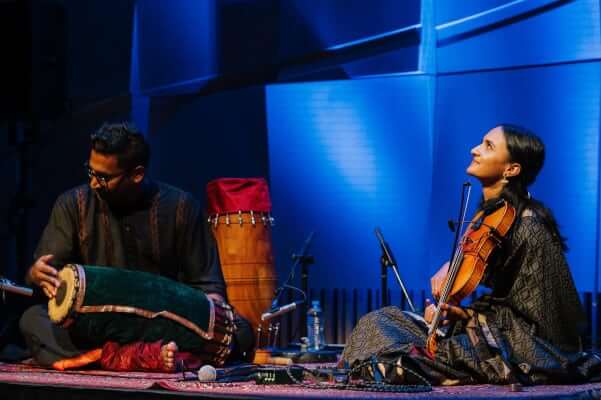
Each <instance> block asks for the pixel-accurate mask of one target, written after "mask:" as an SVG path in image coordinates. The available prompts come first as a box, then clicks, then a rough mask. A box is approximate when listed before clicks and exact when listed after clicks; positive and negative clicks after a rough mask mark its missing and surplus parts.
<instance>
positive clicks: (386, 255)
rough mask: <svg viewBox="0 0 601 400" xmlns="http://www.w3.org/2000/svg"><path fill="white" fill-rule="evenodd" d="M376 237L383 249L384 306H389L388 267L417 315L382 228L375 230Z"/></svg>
mask: <svg viewBox="0 0 601 400" xmlns="http://www.w3.org/2000/svg"><path fill="white" fill-rule="evenodd" d="M374 232H375V234H376V237H377V238H378V241H379V242H380V247H381V249H382V256H381V257H380V266H381V279H382V306H387V305H389V304H388V267H390V268H391V269H392V272H394V276H395V278H396V280H397V282H398V284H399V286H400V287H401V291H402V292H403V295H404V296H405V299H406V300H407V304H408V305H409V308H410V309H411V311H412V312H414V313H415V307H414V306H413V302H412V301H411V297H409V293H408V292H407V288H406V287H405V284H404V283H403V280H402V279H401V275H400V274H399V269H398V267H397V263H396V261H395V259H394V256H393V255H392V250H391V249H390V247H389V246H388V243H386V241H385V240H384V236H383V235H382V231H381V230H380V228H378V227H376V229H374Z"/></svg>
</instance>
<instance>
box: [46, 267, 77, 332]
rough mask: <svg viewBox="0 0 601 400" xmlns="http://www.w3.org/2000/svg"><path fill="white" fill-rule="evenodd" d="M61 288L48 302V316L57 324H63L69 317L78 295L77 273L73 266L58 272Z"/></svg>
mask: <svg viewBox="0 0 601 400" xmlns="http://www.w3.org/2000/svg"><path fill="white" fill-rule="evenodd" d="M58 280H59V281H60V286H59V287H58V289H57V291H56V296H54V297H53V298H52V299H50V300H48V316H49V317H50V320H51V321H52V322H54V323H55V324H62V323H63V322H64V321H65V319H66V318H67V317H68V316H69V314H70V312H71V311H72V308H73V303H74V302H75V297H76V295H77V286H78V281H79V279H78V276H77V271H76V269H75V268H73V267H72V266H71V265H67V266H65V268H63V269H61V270H60V271H59V272H58Z"/></svg>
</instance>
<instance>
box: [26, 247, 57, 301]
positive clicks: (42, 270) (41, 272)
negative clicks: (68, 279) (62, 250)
mask: <svg viewBox="0 0 601 400" xmlns="http://www.w3.org/2000/svg"><path fill="white" fill-rule="evenodd" d="M53 258H54V256H53V255H52V254H46V255H44V256H41V257H40V258H38V259H37V260H36V262H35V263H33V265H32V266H31V268H29V271H28V272H27V281H28V283H33V284H34V285H36V286H39V287H41V288H42V290H43V291H44V294H45V295H46V296H48V298H50V299H51V298H53V297H54V296H56V289H57V288H58V286H59V283H60V282H59V280H58V272H57V271H56V268H54V267H53V266H52V265H50V262H51V261H52V259H53Z"/></svg>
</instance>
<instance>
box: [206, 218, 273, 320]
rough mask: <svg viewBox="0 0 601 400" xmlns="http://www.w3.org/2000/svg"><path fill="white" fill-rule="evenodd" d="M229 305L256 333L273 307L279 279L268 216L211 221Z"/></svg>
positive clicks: (270, 221)
mask: <svg viewBox="0 0 601 400" xmlns="http://www.w3.org/2000/svg"><path fill="white" fill-rule="evenodd" d="M210 223H211V226H212V231H213V235H214V237H215V239H216V241H217V247H218V249H219V259H220V261H221V270H222V271H223V278H224V279H225V282H226V283H227V285H226V286H227V298H228V302H229V303H230V304H231V305H232V306H233V307H234V309H235V310H236V312H237V313H238V314H240V315H241V316H242V317H244V318H245V319H246V320H247V321H248V322H250V324H251V325H252V326H253V328H254V330H255V331H256V329H257V327H258V326H259V325H260V324H261V314H262V313H264V312H266V311H267V310H269V309H270V308H271V302H272V300H273V296H274V292H275V287H276V284H277V277H276V274H275V268H274V261H273V252H272V245H271V243H272V242H271V224H272V220H271V218H270V216H269V215H268V214H267V213H251V212H240V213H236V214H231V215H230V214H226V215H220V216H214V217H213V218H211V219H210Z"/></svg>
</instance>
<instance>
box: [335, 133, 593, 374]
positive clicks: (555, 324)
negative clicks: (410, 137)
mask: <svg viewBox="0 0 601 400" xmlns="http://www.w3.org/2000/svg"><path fill="white" fill-rule="evenodd" d="M471 154H472V157H473V160H472V162H471V164H470V165H469V166H468V168H467V173H468V174H469V175H471V176H474V177H475V178H477V179H478V180H479V181H480V182H481V184H482V203H481V204H480V209H481V210H486V209H487V207H489V206H490V205H491V204H495V203H499V200H500V199H503V200H505V201H506V202H507V203H508V204H509V205H511V206H513V208H514V209H515V210H516V218H515V221H514V222H513V224H512V226H511V229H510V231H509V232H508V234H507V235H506V236H505V238H504V240H505V242H504V243H503V245H502V246H500V247H498V248H497V249H496V250H495V251H494V253H493V254H492V256H491V259H490V263H489V265H488V267H487V269H486V273H485V276H484V278H483V281H482V283H483V284H484V285H485V286H487V287H489V288H490V289H491V292H490V294H487V295H484V296H482V297H480V298H479V299H478V300H477V301H475V302H473V303H472V304H470V305H469V306H467V307H460V306H459V305H457V304H455V305H452V304H444V305H441V310H442V318H443V320H444V321H443V325H447V326H448V327H449V331H448V332H447V334H446V335H445V336H444V337H442V338H439V339H438V345H437V347H436V350H435V352H434V354H432V353H431V352H429V351H428V350H427V346H426V343H427V339H428V334H427V327H426V325H425V324H424V323H423V322H420V321H419V320H418V319H417V318H414V317H412V316H411V314H409V313H406V312H403V311H401V310H400V309H399V308H397V307H386V308H383V309H380V310H377V311H375V312H372V313H369V314H367V315H366V316H364V317H363V318H362V319H361V320H360V321H359V323H358V324H357V326H356V327H355V329H354V331H353V332H352V334H351V336H350V338H349V340H348V342H347V345H346V347H345V349H344V352H343V355H342V357H343V360H344V361H345V362H347V363H348V364H349V365H351V366H355V367H357V366H361V365H366V366H368V365H369V359H370V358H372V359H373V357H374V356H375V359H376V360H377V362H378V363H379V364H375V365H379V368H378V369H379V370H381V372H382V373H383V374H384V375H385V378H387V379H388V380H391V381H397V382H400V381H404V382H411V381H414V379H412V378H415V374H412V373H411V372H415V373H416V374H418V375H420V376H421V377H423V378H425V379H427V380H428V381H429V382H431V383H432V384H439V385H452V384H469V383H495V384H503V383H514V382H520V383H523V384H547V383H576V382H582V381H587V380H599V379H601V373H600V370H601V362H600V360H599V358H598V357H597V356H596V355H594V354H592V353H583V352H581V350H582V342H581V335H582V333H583V330H584V329H585V328H586V317H585V314H584V312H583V309H582V306H581V304H580V301H579V298H578V293H577V291H576V288H575V286H574V281H573V279H572V276H571V274H570V270H569V267H568V265H567V263H566V260H565V257H564V251H565V250H566V245H565V242H564V239H563V238H562V237H561V235H560V233H559V229H558V226H557V223H556V221H555V219H554V218H553V215H552V214H551V212H550V211H549V209H547V208H546V207H545V206H544V205H543V204H542V203H541V202H540V201H538V200H535V199H533V198H532V197H531V196H530V193H528V186H530V185H531V184H532V183H533V182H534V181H535V179H536V176H537V175H538V173H539V171H540V170H541V168H542V166H543V162H544V158H545V149H544V145H543V143H542V142H541V140H540V139H539V138H538V137H536V136H535V135H533V134H532V133H530V132H528V131H526V130H524V129H523V128H520V127H517V126H513V125H500V126H498V127H496V128H494V129H492V130H491V131H489V132H488V133H487V134H486V135H485V136H484V139H483V140H482V143H481V144H479V145H478V146H476V147H474V148H473V149H472V151H471ZM445 274H446V265H445V266H443V268H442V269H441V271H439V272H438V273H437V274H436V275H435V276H434V277H433V278H432V286H433V294H434V297H435V298H436V297H438V296H439V295H440V287H441V285H442V282H443V281H444V280H445V276H446V275H445ZM428 304H429V302H428ZM434 308H435V307H434V305H433V304H429V305H427V307H426V310H425V313H424V319H425V321H426V322H428V323H430V322H431V321H432V317H433V314H434ZM450 322H452V323H450ZM375 365H372V366H371V367H367V368H366V369H365V370H364V372H365V373H366V374H368V375H373V374H374V366H375ZM401 366H402V367H401ZM418 382H419V381H418Z"/></svg>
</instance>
